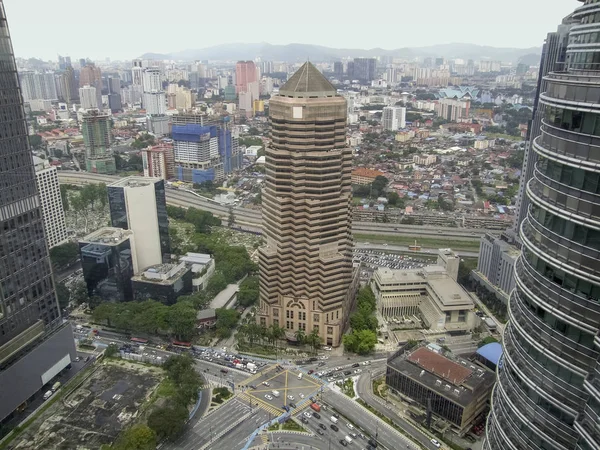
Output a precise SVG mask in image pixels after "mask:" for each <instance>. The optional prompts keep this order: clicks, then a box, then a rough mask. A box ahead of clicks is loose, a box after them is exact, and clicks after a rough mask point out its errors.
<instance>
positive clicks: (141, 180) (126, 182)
mask: <svg viewBox="0 0 600 450" xmlns="http://www.w3.org/2000/svg"><path fill="white" fill-rule="evenodd" d="M158 181H162V178H151V177H138V176H131V177H125V178H121V179H120V180H118V181H115V182H114V183H110V184H109V185H108V186H110V187H129V188H136V187H142V186H148V185H149V184H154V183H156V182H158Z"/></svg>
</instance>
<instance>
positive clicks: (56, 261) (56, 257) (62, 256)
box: [50, 242, 79, 267]
mask: <svg viewBox="0 0 600 450" xmlns="http://www.w3.org/2000/svg"><path fill="white" fill-rule="evenodd" d="M78 257H79V246H78V245H77V243H75V242H65V243H64V244H61V245H57V246H56V247H52V248H51V249H50V261H51V262H52V265H53V266H54V267H65V266H68V265H70V264H72V263H74V262H75V260H77V258H78Z"/></svg>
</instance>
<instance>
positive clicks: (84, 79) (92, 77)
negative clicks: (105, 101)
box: [79, 63, 102, 110]
mask: <svg viewBox="0 0 600 450" xmlns="http://www.w3.org/2000/svg"><path fill="white" fill-rule="evenodd" d="M84 86H94V87H95V88H96V98H97V103H98V109H100V110H102V71H101V70H100V67H97V66H96V65H95V64H93V63H89V64H87V65H86V66H84V67H82V68H81V70H80V71H79V87H84Z"/></svg>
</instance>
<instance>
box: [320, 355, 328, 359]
mask: <svg viewBox="0 0 600 450" xmlns="http://www.w3.org/2000/svg"><path fill="white" fill-rule="evenodd" d="M319 359H329V356H327V355H323V356H320V357H319Z"/></svg>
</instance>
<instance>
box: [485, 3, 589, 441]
mask: <svg viewBox="0 0 600 450" xmlns="http://www.w3.org/2000/svg"><path fill="white" fill-rule="evenodd" d="M569 20H573V21H575V22H576V23H574V24H572V25H571V28H570V30H569V37H568V40H567V42H568V45H567V49H566V55H567V58H566V64H565V65H564V67H563V68H562V69H560V68H559V69H558V70H556V71H552V72H550V73H548V74H547V75H546V77H545V83H546V88H545V91H544V92H542V93H540V95H539V104H538V107H539V108H542V109H543V111H544V116H543V118H542V126H541V134H540V135H539V136H538V137H537V138H535V139H534V140H533V142H532V145H531V150H533V151H534V152H535V153H537V161H536V163H535V166H534V168H533V176H532V178H531V179H530V180H528V182H527V186H526V191H525V192H526V195H527V196H528V197H529V203H530V204H529V208H528V210H527V215H526V216H525V217H523V220H522V222H521V224H520V228H519V231H520V240H521V241H522V253H521V256H520V257H519V258H518V259H517V262H516V264H515V289H513V291H512V293H511V297H510V302H509V304H508V316H509V321H508V325H507V327H506V328H505V330H504V342H503V343H504V354H503V356H502V361H501V364H500V366H499V368H498V380H497V384H496V386H495V387H494V393H493V395H492V407H491V413H490V415H489V416H488V422H487V434H486V440H485V442H484V444H483V448H484V449H485V450H489V449H494V450H495V449H502V450H513V449H540V448H543V449H552V450H554V449H556V450H558V449H581V450H590V449H598V448H600V432H599V427H598V424H599V423H600V419H599V417H600V416H599V408H598V405H599V404H600V389H599V387H600V380H599V379H598V374H599V373H600V372H599V371H598V370H599V368H600V366H599V356H600V338H599V335H598V331H599V328H600V264H599V263H598V260H599V257H600V232H599V229H600V226H599V225H600V196H599V194H598V193H599V190H598V186H599V183H598V180H599V179H600V152H599V151H598V149H599V148H600V138H599V137H598V136H600V120H599V118H600V108H599V106H598V95H599V92H600V63H599V62H598V61H600V49H599V48H598V46H596V45H595V44H593V43H592V42H594V41H595V38H596V36H597V33H600V3H598V2H597V1H595V0H586V1H585V2H583V5H581V6H580V7H579V8H577V9H576V10H575V11H574V13H573V14H572V16H571V17H570V19H569Z"/></svg>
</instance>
